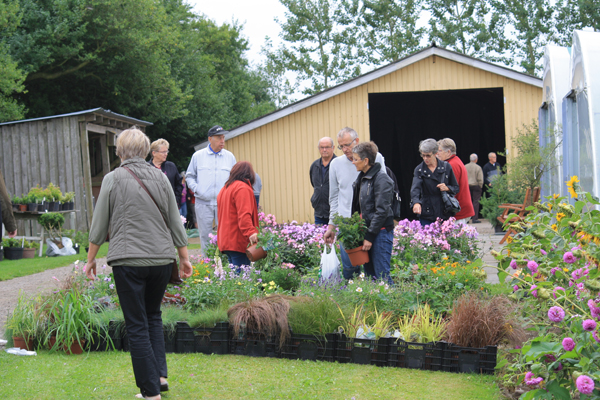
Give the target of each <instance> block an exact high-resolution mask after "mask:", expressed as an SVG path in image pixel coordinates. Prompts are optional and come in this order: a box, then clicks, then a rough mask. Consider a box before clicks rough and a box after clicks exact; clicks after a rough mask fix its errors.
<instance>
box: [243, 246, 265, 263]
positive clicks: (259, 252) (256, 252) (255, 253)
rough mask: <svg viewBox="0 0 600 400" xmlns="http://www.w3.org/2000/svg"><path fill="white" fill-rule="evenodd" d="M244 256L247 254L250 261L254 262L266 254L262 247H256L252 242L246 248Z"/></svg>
mask: <svg viewBox="0 0 600 400" xmlns="http://www.w3.org/2000/svg"><path fill="white" fill-rule="evenodd" d="M246 256H248V259H250V261H252V262H255V261H258V260H262V259H263V258H265V257H266V256H267V252H266V251H265V249H263V248H262V247H256V245H255V244H253V245H252V246H250V247H248V248H247V249H246Z"/></svg>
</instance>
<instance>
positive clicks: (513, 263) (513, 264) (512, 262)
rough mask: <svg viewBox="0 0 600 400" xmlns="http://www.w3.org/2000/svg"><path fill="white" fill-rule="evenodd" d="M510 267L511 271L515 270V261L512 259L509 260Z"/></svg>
mask: <svg viewBox="0 0 600 400" xmlns="http://www.w3.org/2000/svg"><path fill="white" fill-rule="evenodd" d="M510 267H511V268H512V269H517V260H515V259H514V258H513V259H512V260H511V262H510Z"/></svg>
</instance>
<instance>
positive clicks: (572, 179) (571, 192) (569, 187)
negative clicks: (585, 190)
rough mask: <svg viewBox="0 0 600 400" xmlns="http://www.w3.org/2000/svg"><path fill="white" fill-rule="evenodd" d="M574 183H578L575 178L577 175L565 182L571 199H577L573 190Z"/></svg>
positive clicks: (577, 179)
mask: <svg viewBox="0 0 600 400" xmlns="http://www.w3.org/2000/svg"><path fill="white" fill-rule="evenodd" d="M575 183H579V178H578V177H577V175H574V176H572V177H571V179H569V180H568V181H567V189H568V190H569V194H570V195H571V197H572V198H575V197H577V192H576V191H575V189H574V188H573V186H574V185H575Z"/></svg>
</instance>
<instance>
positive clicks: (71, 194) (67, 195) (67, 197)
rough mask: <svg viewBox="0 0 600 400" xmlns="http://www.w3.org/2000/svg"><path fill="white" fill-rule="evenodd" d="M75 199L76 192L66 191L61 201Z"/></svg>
mask: <svg viewBox="0 0 600 400" xmlns="http://www.w3.org/2000/svg"><path fill="white" fill-rule="evenodd" d="M73 199H75V192H67V193H65V195H64V196H63V197H62V199H61V201H62V202H63V203H70V202H72V201H73Z"/></svg>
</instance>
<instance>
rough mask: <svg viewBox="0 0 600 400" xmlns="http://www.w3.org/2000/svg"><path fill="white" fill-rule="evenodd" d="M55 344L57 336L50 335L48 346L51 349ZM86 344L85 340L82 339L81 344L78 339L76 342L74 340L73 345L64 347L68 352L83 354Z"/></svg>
mask: <svg viewBox="0 0 600 400" xmlns="http://www.w3.org/2000/svg"><path fill="white" fill-rule="evenodd" d="M55 344H56V337H55V336H52V337H50V339H48V346H49V347H50V349H52V348H53V347H54V345H55ZM84 346H85V340H83V339H82V340H81V345H79V343H78V342H77V341H75V342H73V344H72V345H71V347H67V346H63V347H62V349H63V351H64V352H65V353H67V354H82V353H83V347H84ZM57 350H58V349H57Z"/></svg>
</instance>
